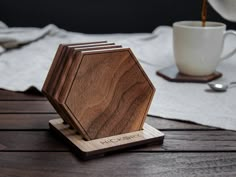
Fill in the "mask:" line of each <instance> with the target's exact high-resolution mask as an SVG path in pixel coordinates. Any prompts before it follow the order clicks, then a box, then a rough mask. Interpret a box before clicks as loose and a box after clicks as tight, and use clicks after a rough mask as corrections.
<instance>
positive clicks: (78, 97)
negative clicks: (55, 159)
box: [42, 41, 164, 159]
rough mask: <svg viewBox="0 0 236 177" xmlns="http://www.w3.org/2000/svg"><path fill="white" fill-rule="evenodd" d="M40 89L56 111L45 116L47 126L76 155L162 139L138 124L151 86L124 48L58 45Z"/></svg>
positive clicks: (141, 122)
mask: <svg viewBox="0 0 236 177" xmlns="http://www.w3.org/2000/svg"><path fill="white" fill-rule="evenodd" d="M42 92H43V93H44V94H45V95H46V97H47V98H48V100H49V101H50V103H51V104H52V105H53V106H54V108H55V110H56V111H57V112H58V114H59V115H60V116H61V118H60V119H55V120H51V121H49V125H50V128H51V130H52V131H53V132H55V133H56V134H57V135H59V136H60V137H62V139H64V140H65V141H66V142H68V143H69V144H70V145H72V147H73V149H74V150H75V152H76V153H77V154H78V155H79V157H80V158H82V159H91V158H93V157H95V156H101V155H104V154H107V153H110V152H113V151H117V150H121V149H124V148H131V147H136V146H140V145H144V144H149V143H154V142H155V143H157V144H161V143H162V142H163V138H164V134H163V133H161V132H160V131H158V130H156V129H155V128H153V127H151V126H150V125H148V124H144V121H145V118H146V115H147V112H148V109H149V106H150V104H151V101H152V97H153V95H154V92H155V88H154V86H153V85H152V83H151V81H150V80H149V78H148V77H147V75H146V73H145V72H144V70H143V69H142V67H141V66H140V64H139V63H138V61H137V59H136V57H135V55H134V54H133V53H132V51H131V50H130V49H129V48H122V46H120V45H115V44H114V43H108V42H106V41H98V42H88V43H78V44H61V45H60V46H59V48H58V50H57V53H56V55H55V58H54V60H53V63H52V65H51V68H50V70H49V73H48V75H47V78H46V80H45V83H44V86H43V89H42Z"/></svg>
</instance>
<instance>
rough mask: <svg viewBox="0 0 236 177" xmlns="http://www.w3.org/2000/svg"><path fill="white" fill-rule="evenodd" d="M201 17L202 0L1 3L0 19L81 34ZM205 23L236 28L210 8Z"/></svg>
mask: <svg viewBox="0 0 236 177" xmlns="http://www.w3.org/2000/svg"><path fill="white" fill-rule="evenodd" d="M200 14H201V0H162V1H161V0H67V1H65V0H38V1H35V0H0V20H2V21H3V22H5V23H6V24H7V25H9V26H22V27H23V26H27V27H28V26H34V27H43V26H45V25H47V24H50V23H53V24H56V25H57V26H59V27H60V28H64V29H66V30H70V31H78V32H84V33H122V32H126V33H127V32H128V33H129V32H151V31H152V30H153V29H154V28H155V27H156V26H159V25H171V24H172V23H173V22H175V21H179V20H200ZM208 20H211V21H221V22H224V23H226V24H227V25H228V28H231V29H236V24H234V23H231V22H228V21H225V20H224V19H222V18H221V17H220V16H219V15H218V14H217V13H216V12H215V11H214V10H213V9H212V8H211V7H208Z"/></svg>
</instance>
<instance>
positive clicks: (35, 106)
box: [0, 90, 236, 177]
mask: <svg viewBox="0 0 236 177" xmlns="http://www.w3.org/2000/svg"><path fill="white" fill-rule="evenodd" d="M57 117H58V115H57V113H56V112H55V110H54V109H53V108H52V106H51V105H50V104H49V102H48V101H47V100H46V98H44V97H42V96H39V95H34V94H24V93H15V92H9V91H4V90H0V176H1V177H8V176H14V177H18V176H21V177H31V176H32V177H51V176H55V177H62V176H63V177H64V176H68V177H82V176H85V177H93V176H109V177H111V176H112V177H113V176H122V177H123V176H127V177H133V176H140V177H144V176H145V177H147V176H155V177H156V176H161V177H165V176H168V177H170V176H173V177H191V176H194V177H195V176H202V177H209V176H222V177H226V176H232V177H236V132H233V131H225V130H221V129H216V128H211V127H206V126H200V125H196V124H192V123H188V122H180V121H172V120H166V119H161V118H154V117H148V118H147V122H148V123H150V124H151V125H153V126H154V127H156V128H158V129H160V130H161V131H162V132H164V133H165V135H166V137H165V140H164V144H163V145H162V146H159V145H152V146H148V147H143V148H139V149H135V150H126V151H124V152H121V153H116V154H114V155H110V156H106V157H103V158H98V159H94V160H90V161H81V160H79V159H78V158H77V157H76V156H75V155H74V154H73V153H72V152H71V151H70V149H69V148H68V146H67V145H65V144H64V143H63V142H61V140H60V139H59V138H57V137H55V136H54V135H52V133H51V132H50V130H49V127H48V121H49V120H50V119H53V118H57Z"/></svg>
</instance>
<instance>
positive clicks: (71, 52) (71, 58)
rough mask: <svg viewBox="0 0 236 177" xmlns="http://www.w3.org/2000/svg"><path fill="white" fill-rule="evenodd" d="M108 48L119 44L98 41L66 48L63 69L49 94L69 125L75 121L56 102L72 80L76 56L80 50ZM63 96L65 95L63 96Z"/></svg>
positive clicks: (118, 46)
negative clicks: (54, 87) (66, 55)
mask: <svg viewBox="0 0 236 177" xmlns="http://www.w3.org/2000/svg"><path fill="white" fill-rule="evenodd" d="M110 48H121V46H120V45H114V43H105V44H104V43H99V44H92V45H83V46H81V45H80V46H73V47H71V48H69V49H68V57H67V59H66V60H67V61H66V64H65V66H64V67H63V70H62V71H61V72H60V73H59V75H60V76H59V77H58V80H59V81H58V83H57V85H56V88H57V89H54V90H55V91H54V92H52V93H51V94H52V95H51V100H52V101H53V102H54V103H53V104H54V105H55V106H56V107H55V108H56V110H57V111H58V113H59V114H60V115H61V116H62V118H63V119H64V120H65V121H66V122H67V123H69V124H70V125H71V126H73V127H74V128H76V126H75V125H74V124H75V123H74V122H73V121H72V120H71V119H70V118H69V116H68V114H67V113H66V112H63V111H61V110H63V108H61V106H60V105H59V104H58V102H59V100H60V99H61V98H60V97H63V96H64V95H63V93H64V92H65V90H68V89H69V86H70V84H71V82H72V79H73V77H74V73H73V72H74V71H75V68H76V66H77V65H78V63H77V62H78V61H77V58H78V56H79V55H80V53H81V51H89V50H99V49H110ZM64 97H65V96H64Z"/></svg>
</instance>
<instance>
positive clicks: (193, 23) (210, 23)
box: [173, 21, 226, 29]
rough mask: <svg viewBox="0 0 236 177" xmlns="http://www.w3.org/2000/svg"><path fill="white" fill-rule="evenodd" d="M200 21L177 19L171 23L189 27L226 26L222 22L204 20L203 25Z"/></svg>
mask: <svg viewBox="0 0 236 177" xmlns="http://www.w3.org/2000/svg"><path fill="white" fill-rule="evenodd" d="M201 24H202V21H178V22H175V23H173V27H181V28H189V29H217V28H222V27H226V25H225V24H224V23H221V22H213V21H206V26H205V27H203V26H202V25H201Z"/></svg>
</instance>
